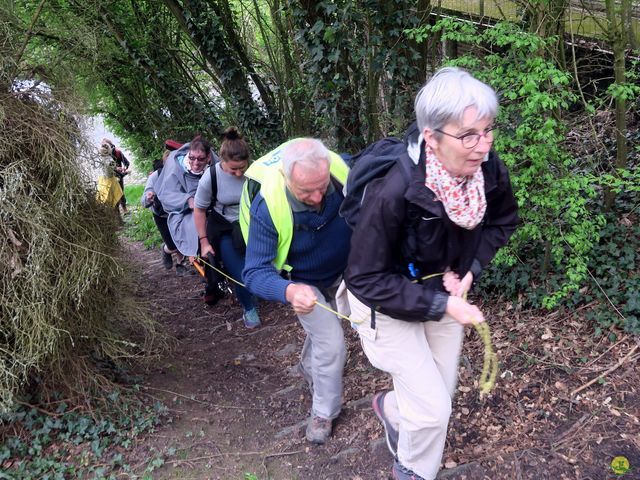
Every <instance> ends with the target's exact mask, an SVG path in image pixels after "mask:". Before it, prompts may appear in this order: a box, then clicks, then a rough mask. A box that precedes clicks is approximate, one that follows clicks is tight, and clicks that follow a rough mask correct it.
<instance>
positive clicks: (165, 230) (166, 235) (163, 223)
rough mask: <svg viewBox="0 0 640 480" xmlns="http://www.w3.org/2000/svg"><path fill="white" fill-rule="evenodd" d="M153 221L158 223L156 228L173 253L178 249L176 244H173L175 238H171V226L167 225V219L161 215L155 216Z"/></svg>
mask: <svg viewBox="0 0 640 480" xmlns="http://www.w3.org/2000/svg"><path fill="white" fill-rule="evenodd" d="M153 221H154V222H156V227H158V231H159V232H160V236H161V237H162V240H163V241H164V244H165V245H166V246H167V248H168V249H169V250H171V251H173V250H175V249H176V244H175V243H173V238H171V233H170V232H169V226H168V225H167V217H161V216H160V215H156V214H155V213H154V214H153Z"/></svg>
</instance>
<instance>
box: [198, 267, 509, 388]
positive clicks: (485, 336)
mask: <svg viewBox="0 0 640 480" xmlns="http://www.w3.org/2000/svg"><path fill="white" fill-rule="evenodd" d="M196 260H197V261H200V262H202V263H204V264H205V265H207V266H208V267H210V268H212V269H213V270H215V271H216V272H218V273H219V274H220V275H222V276H223V277H225V278H227V279H228V280H231V281H232V282H234V283H236V284H238V285H240V286H241V287H244V286H245V285H244V284H243V283H241V282H239V281H237V280H236V279H235V278H233V277H230V276H229V275H227V274H226V273H225V272H223V271H222V270H220V269H219V268H216V267H214V266H213V265H211V264H210V263H209V262H207V261H206V260H205V259H204V258H202V257H200V256H197V257H196ZM439 275H444V273H433V274H431V275H425V276H424V277H422V278H420V281H424V280H428V279H429V278H433V277H437V276H439ZM416 282H418V279H416V280H413V283H416ZM463 298H464V299H465V300H466V299H467V294H466V293H465V294H464V297H463ZM315 304H316V305H317V306H319V307H320V308H324V309H325V310H327V311H328V312H331V313H333V314H334V315H335V316H336V317H338V318H342V319H343V320H347V321H348V322H351V323H355V324H360V323H362V322H363V321H364V320H365V319H364V318H363V319H360V320H359V321H358V320H355V319H352V318H350V317H347V316H346V315H342V314H341V313H339V312H337V311H335V310H334V309H332V308H330V307H328V306H326V305H324V304H322V303H320V302H318V301H317V300H316V302H315ZM473 328H475V330H476V332H477V333H478V335H479V336H480V338H481V339H482V342H483V343H484V361H483V365H482V373H481V374H480V380H479V385H480V396H483V395H486V394H487V393H489V392H490V391H491V390H493V387H494V386H495V384H496V378H497V377H498V357H497V355H496V353H495V352H494V351H493V345H492V344H491V330H490V329H489V324H487V322H482V323H479V322H473Z"/></svg>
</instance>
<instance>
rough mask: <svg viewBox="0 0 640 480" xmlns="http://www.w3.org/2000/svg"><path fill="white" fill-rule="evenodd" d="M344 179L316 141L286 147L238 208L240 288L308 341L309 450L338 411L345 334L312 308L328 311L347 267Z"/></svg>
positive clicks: (265, 162)
mask: <svg viewBox="0 0 640 480" xmlns="http://www.w3.org/2000/svg"><path fill="white" fill-rule="evenodd" d="M348 171H349V169H348V167H347V165H346V164H345V163H344V161H343V160H342V158H340V156H339V155H337V154H335V153H333V152H330V151H329V150H328V149H327V148H326V147H325V146H324V145H323V144H322V142H321V141H320V140H316V139H312V138H299V139H295V140H291V141H289V142H287V143H285V144H284V145H281V146H280V147H278V148H276V149H275V150H273V151H272V152H269V153H268V154H267V155H265V156H264V157H262V158H260V159H259V160H257V161H256V162H255V163H254V164H253V165H252V166H251V167H250V168H249V170H247V172H246V173H245V175H246V176H247V177H248V178H250V179H253V180H254V181H257V182H259V184H260V191H259V193H257V195H256V196H255V198H254V199H253V201H250V199H249V194H248V190H247V189H250V188H251V187H250V186H247V185H246V186H245V187H246V189H245V193H244V196H243V200H242V201H241V205H240V210H241V211H240V222H241V225H242V228H243V233H244V235H245V240H246V241H247V254H246V259H245V269H244V272H243V278H244V282H245V284H246V286H247V288H248V289H249V291H251V292H252V293H253V294H255V295H257V296H259V297H261V298H264V299H267V300H272V301H277V302H281V303H285V304H289V305H291V306H292V307H293V310H294V311H295V313H296V314H297V316H298V319H299V320H300V323H301V325H302V327H303V328H304V330H305V332H306V333H307V337H306V339H305V342H304V346H303V347H302V353H301V360H300V365H299V370H300V372H301V373H302V375H303V376H304V377H305V379H306V380H307V382H308V383H309V386H310V387H311V390H312V394H313V402H312V409H311V416H310V418H309V422H308V424H307V430H306V437H307V440H308V441H310V442H312V443H316V444H322V443H325V442H326V441H327V439H328V438H329V436H330V435H331V428H332V422H333V419H335V418H336V417H337V416H338V415H339V414H340V409H341V407H342V373H343V369H344V363H345V360H346V349H345V342H344V333H343V331H342V325H341V324H340V320H339V319H338V317H337V316H336V315H334V314H333V313H331V312H329V311H328V310H326V309H324V308H321V307H320V306H318V305H317V304H322V305H326V306H329V307H332V308H335V293H336V290H337V287H338V284H339V283H340V281H341V279H342V272H343V271H344V269H345V267H346V263H347V257H348V254H349V242H350V238H351V230H350V228H349V227H348V226H347V224H346V223H345V221H344V220H343V219H342V217H340V216H339V215H338V210H339V208H340V205H341V203H342V200H343V198H344V197H343V194H342V185H344V183H345V182H346V177H347V173H348ZM247 183H248V184H250V182H247Z"/></svg>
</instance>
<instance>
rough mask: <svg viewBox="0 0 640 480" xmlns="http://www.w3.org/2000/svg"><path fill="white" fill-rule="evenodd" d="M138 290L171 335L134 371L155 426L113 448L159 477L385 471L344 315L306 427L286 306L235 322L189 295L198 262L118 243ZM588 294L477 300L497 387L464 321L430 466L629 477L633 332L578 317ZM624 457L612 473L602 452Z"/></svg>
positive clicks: (360, 478)
mask: <svg viewBox="0 0 640 480" xmlns="http://www.w3.org/2000/svg"><path fill="white" fill-rule="evenodd" d="M128 248H129V249H130V252H129V255H130V257H131V261H132V262H134V263H136V264H139V266H140V268H141V273H140V292H139V294H140V295H141V296H142V297H143V298H144V299H145V300H146V301H148V302H149V304H150V305H151V308H152V309H153V311H154V314H155V315H156V316H157V317H158V319H159V320H160V321H161V322H162V323H163V324H164V325H165V326H166V328H167V329H168V330H169V333H170V334H171V335H173V336H174V337H175V338H176V343H175V347H174V349H173V350H172V351H171V352H170V353H168V355H167V356H166V357H165V358H163V359H161V360H160V361H158V362H157V363H156V364H154V365H153V367H152V368H150V369H149V370H147V371H144V372H137V373H138V374H139V375H141V377H140V378H141V379H142V382H141V384H142V388H141V390H142V391H143V392H144V393H145V394H146V395H148V396H150V398H152V399H154V400H159V401H161V402H162V403H163V404H164V405H165V406H166V407H168V413H169V415H168V417H164V420H163V421H162V422H161V423H160V424H159V425H158V426H156V428H155V430H154V431H153V433H150V434H143V435H141V436H139V437H137V440H136V442H135V445H134V446H133V449H130V450H129V451H128V452H127V453H126V455H125V458H124V460H123V461H125V462H126V463H127V464H128V465H140V464H144V463H145V461H146V460H148V459H150V458H161V459H162V460H163V461H164V464H163V465H159V464H160V463H161V462H157V463H158V465H159V466H158V467H157V468H154V470H153V474H152V477H153V478H158V479H223V480H236V479H238V480H239V479H256V478H258V479H260V480H266V479H276V480H288V479H301V480H302V479H307V480H320V479H353V480H365V479H386V478H390V475H389V474H390V465H391V456H390V454H389V453H388V452H387V450H386V446H385V443H384V439H383V432H382V428H381V426H380V425H379V424H378V422H377V421H376V420H375V417H374V415H373V412H372V410H371V408H370V399H371V397H372V395H373V394H374V393H375V392H376V391H378V390H380V389H384V388H388V387H389V385H390V382H389V380H388V378H386V377H385V375H383V374H381V373H380V372H378V371H376V370H375V369H373V368H372V367H371V366H370V365H369V363H368V362H367V360H366V358H365V357H364V356H363V354H362V351H361V349H360V346H359V344H358V341H357V337H356V335H355V334H354V332H353V331H351V330H350V329H349V328H348V326H347V325H345V332H346V335H347V338H348V348H349V357H348V361H347V366H346V370H345V398H344V400H345V407H344V411H343V413H342V415H341V417H340V418H339V420H338V421H337V423H336V425H335V434H334V436H333V438H332V440H331V441H330V442H329V443H327V444H326V445H324V446H319V447H317V446H311V445H309V444H308V443H307V442H306V441H305V440H304V424H305V420H306V418H307V414H308V410H309V405H310V396H309V393H308V391H307V388H306V384H305V383H304V381H303V380H302V379H301V378H299V377H297V376H296V375H295V373H293V368H292V367H294V366H295V365H296V363H297V360H298V354H299V351H300V348H301V345H302V342H303V338H304V337H303V331H302V329H301V327H300V326H299V325H298V324H297V322H296V319H295V317H294V315H293V314H292V312H291V311H290V310H289V309H287V308H285V307H283V306H280V305H274V304H268V303H264V304H262V305H261V314H262V318H263V321H264V327H263V328H261V329H258V330H253V331H250V330H246V329H245V328H244V327H243V325H242V320H241V309H240V307H239V305H238V304H237V303H236V301H235V300H234V299H233V298H232V297H231V296H230V297H229V298H227V299H225V300H224V301H223V302H222V303H220V304H218V305H216V306H215V307H207V306H205V305H204V303H203V302H202V300H201V298H200V293H201V290H202V284H201V282H200V280H199V277H197V276H196V275H187V276H186V277H184V278H178V277H176V276H175V274H174V273H173V272H172V271H171V272H167V271H165V270H164V269H163V268H162V265H161V263H160V258H159V254H158V252H157V251H155V250H152V251H150V250H145V248H144V247H143V246H142V244H140V243H137V242H136V243H130V244H129V245H128ZM591 308H594V305H593V304H587V305H585V306H584V307H582V308H580V309H578V310H576V311H574V312H565V313H561V312H554V313H551V314H541V313H537V312H529V311H524V310H522V309H521V308H519V307H518V305H517V304H512V303H501V304H498V305H485V306H484V309H485V311H489V312H491V313H490V314H489V315H488V318H489V322H490V325H491V329H492V338H493V343H494V346H495V348H496V349H497V352H498V355H499V357H500V362H501V370H500V376H499V379H498V382H497V386H496V389H495V390H494V392H493V393H492V394H491V395H490V396H488V397H487V398H484V399H480V398H479V396H478V388H477V384H476V383H475V382H477V379H478V375H479V369H480V367H481V365H482V344H481V342H480V340H479V339H478V338H477V336H476V334H475V332H474V331H473V330H472V329H470V330H468V332H467V339H466V342H465V349H464V355H463V358H462V362H461V369H460V384H459V387H458V395H457V397H456V399H455V405H454V412H453V416H452V421H451V425H450V431H449V435H448V442H447V447H446V450H445V457H444V462H443V463H444V465H443V470H442V472H441V474H440V476H439V478H448V479H460V480H462V479H509V480H512V479H520V478H522V479H536V480H538V479H594V480H595V479H609V478H621V479H632V478H640V394H639V391H638V388H639V385H640V371H639V370H638V369H637V361H638V358H640V348H639V346H638V338H637V337H634V336H632V335H628V334H624V333H622V332H620V331H615V330H610V331H608V332H606V334H604V335H596V334H595V332H594V327H593V326H592V324H591V323H589V322H587V321H585V317H586V316H587V314H588V312H589V310H590V309H591ZM619 456H624V457H625V458H626V459H627V460H628V461H629V463H630V470H629V471H628V472H627V473H626V474H624V475H616V474H615V473H614V472H613V469H612V467H611V464H612V462H613V461H614V458H616V457H619ZM616 465H617V464H616Z"/></svg>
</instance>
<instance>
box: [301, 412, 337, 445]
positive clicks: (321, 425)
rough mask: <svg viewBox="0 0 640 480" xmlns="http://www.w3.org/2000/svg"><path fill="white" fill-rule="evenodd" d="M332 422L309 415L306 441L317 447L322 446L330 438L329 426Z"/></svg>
mask: <svg viewBox="0 0 640 480" xmlns="http://www.w3.org/2000/svg"><path fill="white" fill-rule="evenodd" d="M332 422H333V421H332V420H329V419H327V418H322V417H318V416H316V415H311V417H309V423H307V432H306V437H307V440H308V441H310V442H311V443H315V444H317V445H322V444H323V443H325V442H326V441H327V440H329V437H330V436H331V424H332Z"/></svg>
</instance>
